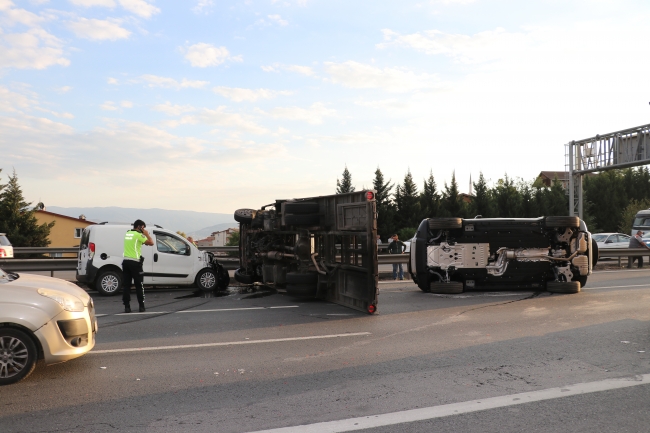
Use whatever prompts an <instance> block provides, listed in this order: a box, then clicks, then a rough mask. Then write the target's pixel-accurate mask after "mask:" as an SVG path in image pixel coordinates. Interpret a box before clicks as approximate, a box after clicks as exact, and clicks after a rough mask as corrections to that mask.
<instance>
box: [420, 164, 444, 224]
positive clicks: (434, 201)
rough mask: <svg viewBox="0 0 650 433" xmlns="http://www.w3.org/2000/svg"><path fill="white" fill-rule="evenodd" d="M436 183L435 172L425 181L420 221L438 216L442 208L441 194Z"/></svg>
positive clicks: (421, 197)
mask: <svg viewBox="0 0 650 433" xmlns="http://www.w3.org/2000/svg"><path fill="white" fill-rule="evenodd" d="M437 188H438V187H437V185H436V181H435V179H434V178H433V171H430V172H429V177H428V178H427V179H425V180H424V188H423V189H422V194H420V211H421V213H420V219H421V220H423V219H425V218H431V217H435V216H437V215H438V211H439V208H440V194H438V191H437Z"/></svg>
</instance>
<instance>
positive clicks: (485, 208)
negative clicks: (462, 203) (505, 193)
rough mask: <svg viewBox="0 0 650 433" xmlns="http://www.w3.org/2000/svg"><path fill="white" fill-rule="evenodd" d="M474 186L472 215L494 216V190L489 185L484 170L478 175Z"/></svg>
mask: <svg viewBox="0 0 650 433" xmlns="http://www.w3.org/2000/svg"><path fill="white" fill-rule="evenodd" d="M473 186H474V200H472V203H471V204H470V216H471V217H475V216H477V215H481V216H482V217H483V218H491V217H493V216H494V210H493V209H494V203H492V192H491V190H490V189H489V188H488V186H487V182H486V181H485V177H484V176H483V172H481V173H480V174H479V176H478V181H476V183H474V184H473Z"/></svg>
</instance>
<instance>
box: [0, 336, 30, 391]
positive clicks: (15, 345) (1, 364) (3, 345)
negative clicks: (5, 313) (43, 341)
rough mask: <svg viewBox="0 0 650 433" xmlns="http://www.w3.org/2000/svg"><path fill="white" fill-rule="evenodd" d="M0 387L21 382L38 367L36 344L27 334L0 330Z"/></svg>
mask: <svg viewBox="0 0 650 433" xmlns="http://www.w3.org/2000/svg"><path fill="white" fill-rule="evenodd" d="M0 355H1V356H0V385H9V384H12V383H16V382H19V381H21V380H23V379H24V378H26V377H27V376H29V375H30V374H31V372H32V371H34V367H36V358H37V352H36V344H34V340H32V339H31V338H30V336H29V335H27V334H26V333H25V332H23V331H21V330H20V329H14V328H0Z"/></svg>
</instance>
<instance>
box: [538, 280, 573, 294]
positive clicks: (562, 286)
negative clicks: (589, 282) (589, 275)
mask: <svg viewBox="0 0 650 433" xmlns="http://www.w3.org/2000/svg"><path fill="white" fill-rule="evenodd" d="M546 290H547V291H548V292H550V293H579V292H580V282H579V281H549V282H548V283H546Z"/></svg>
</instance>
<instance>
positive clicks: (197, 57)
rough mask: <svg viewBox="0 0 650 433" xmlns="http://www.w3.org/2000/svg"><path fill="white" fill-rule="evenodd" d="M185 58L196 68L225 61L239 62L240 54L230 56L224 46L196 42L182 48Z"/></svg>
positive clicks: (216, 64) (240, 59)
mask: <svg viewBox="0 0 650 433" xmlns="http://www.w3.org/2000/svg"><path fill="white" fill-rule="evenodd" d="M183 51H184V52H185V58H186V59H187V60H189V61H190V64H191V65H192V66H194V67H197V68H206V67H208V66H218V65H220V64H222V63H224V62H226V61H232V62H241V61H242V58H241V56H236V57H231V56H230V52H229V51H228V49H227V48H226V47H215V46H214V45H211V44H206V43H203V42H201V43H198V44H194V45H191V46H189V47H187V48H186V49H184V50H183Z"/></svg>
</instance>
